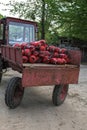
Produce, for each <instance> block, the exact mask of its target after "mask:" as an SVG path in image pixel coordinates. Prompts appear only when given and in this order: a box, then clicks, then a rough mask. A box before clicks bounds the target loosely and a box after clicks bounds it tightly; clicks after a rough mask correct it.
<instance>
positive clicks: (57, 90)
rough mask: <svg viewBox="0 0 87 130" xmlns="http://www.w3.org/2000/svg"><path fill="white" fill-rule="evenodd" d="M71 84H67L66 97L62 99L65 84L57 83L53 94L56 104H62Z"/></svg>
mask: <svg viewBox="0 0 87 130" xmlns="http://www.w3.org/2000/svg"><path fill="white" fill-rule="evenodd" d="M68 89H69V85H66V93H65V95H64V99H63V100H61V98H60V95H61V92H62V90H63V85H55V87H54V90H53V95H52V101H53V104H54V105H55V106H60V105H61V104H63V102H64V101H65V99H66V96H67V93H68Z"/></svg>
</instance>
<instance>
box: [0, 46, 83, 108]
mask: <svg viewBox="0 0 87 130" xmlns="http://www.w3.org/2000/svg"><path fill="white" fill-rule="evenodd" d="M68 52H69V54H70V57H71V64H65V65H51V64H39V63H37V64H30V63H26V64H23V63H22V52H21V49H20V48H13V47H10V46H2V55H3V58H4V59H5V60H7V61H9V65H10V66H11V67H12V69H13V70H16V71H18V72H20V73H22V78H19V77H14V78H12V79H11V80H10V82H9V83H8V85H7V89H6V93H5V103H6V105H7V106H8V107H10V108H12V109H13V108H16V107H17V106H18V105H19V104H20V102H21V100H22V97H23V93H24V88H26V87H33V86H47V85H55V87H54V90H53V95H52V101H53V104H54V105H56V106H58V105H61V104H62V103H63V102H64V100H65V98H66V96H67V92H68V88H69V84H77V83H78V77H79V70H80V61H81V52H80V51H79V50H68Z"/></svg>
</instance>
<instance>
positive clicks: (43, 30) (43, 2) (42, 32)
mask: <svg viewBox="0 0 87 130" xmlns="http://www.w3.org/2000/svg"><path fill="white" fill-rule="evenodd" d="M41 39H45V0H42V18H41Z"/></svg>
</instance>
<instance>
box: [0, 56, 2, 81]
mask: <svg viewBox="0 0 87 130" xmlns="http://www.w3.org/2000/svg"><path fill="white" fill-rule="evenodd" d="M1 80H2V58H1V56H0V83H1Z"/></svg>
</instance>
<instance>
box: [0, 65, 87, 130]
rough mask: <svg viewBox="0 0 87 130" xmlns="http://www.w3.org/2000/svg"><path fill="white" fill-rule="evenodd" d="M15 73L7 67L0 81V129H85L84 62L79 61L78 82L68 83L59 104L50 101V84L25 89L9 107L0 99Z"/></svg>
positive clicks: (86, 70) (86, 68)
mask: <svg viewBox="0 0 87 130" xmlns="http://www.w3.org/2000/svg"><path fill="white" fill-rule="evenodd" d="M18 75H19V74H18V73H17V72H14V71H12V70H11V69H9V70H8V72H6V73H5V74H4V76H3V80H2V83H1V85H0V130H87V65H81V70H80V76H79V84H78V85H69V86H70V89H69V93H68V96H67V98H66V101H65V102H64V104H63V105H61V106H60V107H55V106H54V105H53V104H52V101H51V97H52V91H53V86H47V87H36V88H27V89H25V94H24V98H23V100H22V103H21V105H20V106H19V107H18V108H16V109H13V110H12V109H9V108H8V107H7V106H6V105H5V103H4V94H5V89H6V85H7V83H8V81H9V79H10V78H12V77H13V76H18ZM20 76H21V75H20Z"/></svg>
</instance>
